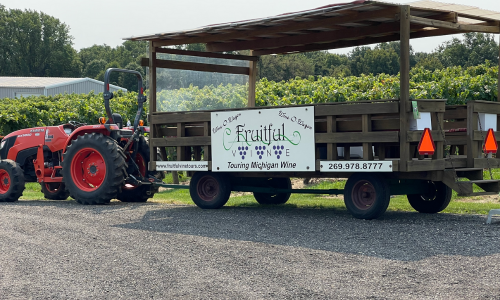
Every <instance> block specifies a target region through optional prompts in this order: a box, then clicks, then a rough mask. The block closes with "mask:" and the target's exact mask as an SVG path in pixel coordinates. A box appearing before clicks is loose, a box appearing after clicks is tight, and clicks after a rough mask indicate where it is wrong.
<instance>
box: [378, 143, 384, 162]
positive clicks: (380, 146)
mask: <svg viewBox="0 0 500 300" xmlns="http://www.w3.org/2000/svg"><path fill="white" fill-rule="evenodd" d="M377 148H378V151H377V152H378V159H379V160H385V146H384V144H378V146H377Z"/></svg>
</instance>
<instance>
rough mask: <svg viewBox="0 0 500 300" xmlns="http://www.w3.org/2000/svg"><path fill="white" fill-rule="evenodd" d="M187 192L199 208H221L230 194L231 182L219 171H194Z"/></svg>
mask: <svg viewBox="0 0 500 300" xmlns="http://www.w3.org/2000/svg"><path fill="white" fill-rule="evenodd" d="M189 193H190V195H191V199H193V202H194V203H195V204H196V205H197V206H198V207H200V208H204V209H217V208H221V207H222V206H224V205H225V204H226V203H227V201H228V200H229V197H230V196H231V182H230V180H229V178H228V177H227V176H226V175H224V174H221V173H213V172H196V173H195V174H194V175H193V177H192V178H191V182H190V184H189Z"/></svg>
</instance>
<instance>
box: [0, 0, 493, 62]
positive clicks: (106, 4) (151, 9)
mask: <svg viewBox="0 0 500 300" xmlns="http://www.w3.org/2000/svg"><path fill="white" fill-rule="evenodd" d="M351 1H352V0H307V1H304V0H300V1H299V0H253V1H249V0H141V1H123V0H85V1H82V0H71V1H68V0H0V4H3V5H4V6H5V7H6V8H7V9H23V10H24V9H30V10H36V11H41V12H44V13H46V14H48V15H51V16H53V17H55V18H58V19H59V20H60V21H61V22H63V23H65V24H66V25H68V26H69V27H70V34H71V35H72V36H73V38H74V39H73V43H74V44H73V47H74V48H75V49H77V50H80V49H81V48H86V47H90V46H92V45H94V44H96V45H103V44H106V45H109V46H112V47H116V46H118V45H121V44H122V43H123V38H125V37H131V36H134V35H146V34H153V33H161V32H169V31H177V30H184V29H193V28H197V27H201V26H205V25H210V24H218V23H225V22H233V21H242V20H248V19H255V18H261V17H270V16H275V15H278V14H282V13H287V12H294V11H301V10H307V9H313V8H317V7H321V6H324V5H328V4H334V3H346V2H351ZM414 1H415V0H399V1H386V2H392V3H400V4H405V3H410V2H414ZM440 2H447V3H455V4H464V5H472V6H477V7H479V8H482V9H488V10H493V11H500V1H499V0H474V1H471V0H441V1H440ZM452 37H453V36H446V37H433V38H424V39H416V40H412V41H411V45H412V46H413V49H414V51H417V52H432V51H433V50H434V49H435V48H436V47H437V46H438V45H440V44H441V43H443V42H444V41H447V40H451V38H452ZM457 37H460V35H457ZM497 40H498V38H497ZM348 51H350V48H344V49H337V50H334V51H332V52H333V53H342V54H345V53H347V52H348Z"/></svg>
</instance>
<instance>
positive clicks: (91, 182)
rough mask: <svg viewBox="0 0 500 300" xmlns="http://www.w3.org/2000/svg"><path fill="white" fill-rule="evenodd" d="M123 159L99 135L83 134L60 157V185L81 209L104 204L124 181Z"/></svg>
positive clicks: (108, 140) (112, 143)
mask: <svg viewBox="0 0 500 300" xmlns="http://www.w3.org/2000/svg"><path fill="white" fill-rule="evenodd" d="M124 157H125V155H124V154H123V152H122V150H121V148H119V146H118V144H117V143H116V142H115V141H114V140H113V139H111V138H109V137H107V136H104V135H103V134H101V133H90V134H84V135H81V136H79V137H77V138H76V140H73V141H72V142H71V145H69V146H68V147H67V150H66V152H65V153H64V155H63V163H62V166H63V170H62V174H63V182H64V184H65V185H66V188H67V189H68V191H69V193H70V195H71V197H72V198H74V199H75V200H76V202H78V203H80V204H84V205H95V204H107V203H109V202H110V201H111V199H114V198H116V196H117V194H118V191H119V189H120V188H121V186H122V185H123V182H124V180H125V173H124V172H123V170H124V169H126V163H125V158H124Z"/></svg>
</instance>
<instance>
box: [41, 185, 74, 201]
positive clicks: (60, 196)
mask: <svg viewBox="0 0 500 300" xmlns="http://www.w3.org/2000/svg"><path fill="white" fill-rule="evenodd" d="M40 185H41V186H42V190H41V192H42V193H43V195H44V197H45V199H49V200H66V199H68V197H69V192H68V190H66V186H65V185H64V183H62V182H42V183H40Z"/></svg>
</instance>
